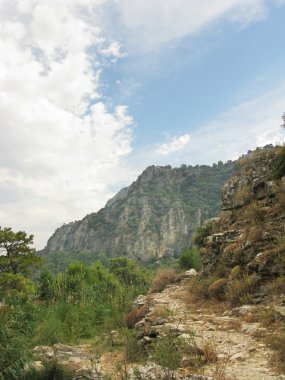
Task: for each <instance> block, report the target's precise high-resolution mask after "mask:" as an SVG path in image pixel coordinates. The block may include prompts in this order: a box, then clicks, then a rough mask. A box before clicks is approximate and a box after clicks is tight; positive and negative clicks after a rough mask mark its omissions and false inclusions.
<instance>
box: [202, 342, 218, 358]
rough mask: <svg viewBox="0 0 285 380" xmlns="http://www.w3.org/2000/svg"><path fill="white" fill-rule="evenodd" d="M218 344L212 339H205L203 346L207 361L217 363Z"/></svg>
mask: <svg viewBox="0 0 285 380" xmlns="http://www.w3.org/2000/svg"><path fill="white" fill-rule="evenodd" d="M217 346H218V345H217V344H216V343H215V342H212V341H209V340H208V341H205V342H204V344H203V346H202V351H203V353H204V356H205V359H206V362H207V363H216V362H217V360H218V352H217Z"/></svg>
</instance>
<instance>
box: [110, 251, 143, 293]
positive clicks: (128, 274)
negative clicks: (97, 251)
mask: <svg viewBox="0 0 285 380" xmlns="http://www.w3.org/2000/svg"><path fill="white" fill-rule="evenodd" d="M109 270H110V272H111V273H113V274H114V275H115V276H116V277H117V278H118V280H119V281H120V282H121V283H122V284H123V285H124V286H127V287H132V286H136V287H137V286H139V287H143V288H145V287H146V286H147V285H148V284H149V278H148V276H147V273H146V271H145V270H144V269H143V268H141V267H140V266H139V265H138V264H137V263H136V262H135V261H133V260H131V259H129V258H127V257H117V258H114V259H110V267H109Z"/></svg>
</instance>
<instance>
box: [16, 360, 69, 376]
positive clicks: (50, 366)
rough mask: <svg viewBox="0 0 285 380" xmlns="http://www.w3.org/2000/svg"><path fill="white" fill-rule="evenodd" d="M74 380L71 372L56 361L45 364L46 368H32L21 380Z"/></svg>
mask: <svg viewBox="0 0 285 380" xmlns="http://www.w3.org/2000/svg"><path fill="white" fill-rule="evenodd" d="M51 379H52V380H72V379H73V374H72V372H71V371H69V370H67V369H65V368H63V367H62V366H60V365H59V364H57V362H56V361H52V362H50V363H45V365H44V368H42V369H36V368H30V369H29V370H26V371H25V373H24V374H23V375H22V377H21V380H51Z"/></svg>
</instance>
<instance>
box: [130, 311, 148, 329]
mask: <svg viewBox="0 0 285 380" xmlns="http://www.w3.org/2000/svg"><path fill="white" fill-rule="evenodd" d="M147 312H148V308H147V307H146V306H143V307H138V308H136V309H134V310H132V311H130V312H129V313H128V314H127V315H126V316H125V326H126V327H127V328H128V329H132V328H134V327H135V324H136V323H137V322H139V321H140V320H141V319H143V317H145V315H146V314H147Z"/></svg>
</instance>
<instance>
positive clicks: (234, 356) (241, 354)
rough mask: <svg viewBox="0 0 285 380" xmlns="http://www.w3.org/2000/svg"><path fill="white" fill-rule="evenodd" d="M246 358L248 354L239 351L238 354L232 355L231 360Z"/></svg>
mask: <svg viewBox="0 0 285 380" xmlns="http://www.w3.org/2000/svg"><path fill="white" fill-rule="evenodd" d="M246 358H247V354H246V353H245V352H237V353H236V354H233V355H232V356H231V357H230V361H234V360H237V361H243V360H245V359H246Z"/></svg>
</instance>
